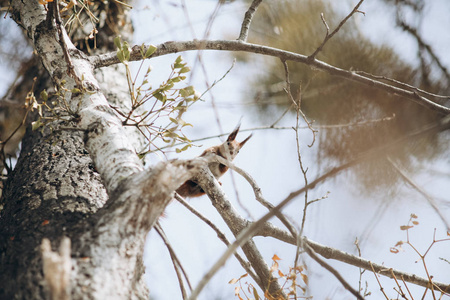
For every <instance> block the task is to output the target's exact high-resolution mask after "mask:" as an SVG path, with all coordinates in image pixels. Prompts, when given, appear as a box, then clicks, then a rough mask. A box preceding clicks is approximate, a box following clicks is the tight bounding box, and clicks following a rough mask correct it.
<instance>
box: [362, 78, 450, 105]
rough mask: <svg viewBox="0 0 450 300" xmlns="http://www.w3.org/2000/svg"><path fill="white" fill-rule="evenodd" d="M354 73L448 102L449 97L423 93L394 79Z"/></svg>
mask: <svg viewBox="0 0 450 300" xmlns="http://www.w3.org/2000/svg"><path fill="white" fill-rule="evenodd" d="M355 73H357V74H361V75H363V76H366V77H368V78H371V79H376V80H386V81H389V82H392V83H395V84H398V85H400V86H402V87H403V88H405V89H410V90H412V91H415V92H416V93H421V94H424V95H427V96H429V97H434V98H437V99H443V100H450V96H443V95H437V94H433V93H430V92H427V91H424V90H422V89H419V88H417V87H415V86H412V85H410V84H407V83H404V82H401V81H398V80H395V79H392V78H388V77H386V76H378V75H372V74H370V73H366V72H364V71H355Z"/></svg>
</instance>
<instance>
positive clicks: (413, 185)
mask: <svg viewBox="0 0 450 300" xmlns="http://www.w3.org/2000/svg"><path fill="white" fill-rule="evenodd" d="M387 160H388V161H389V163H390V164H391V165H392V166H393V167H394V169H395V170H396V171H397V172H398V173H399V174H400V176H401V177H402V178H403V180H405V181H406V182H407V183H408V184H409V185H410V186H411V187H412V188H413V189H415V190H416V191H418V192H419V193H420V194H421V195H422V196H424V197H425V199H427V201H428V203H429V204H430V205H431V207H432V208H433V209H434V211H435V212H436V213H437V214H438V216H439V218H440V219H441V220H442V222H443V223H444V225H445V227H446V228H447V230H450V225H449V223H448V222H447V220H446V218H445V216H444V215H443V214H442V212H441V211H440V210H439V207H438V206H437V204H436V201H434V199H433V198H432V197H431V196H430V195H428V193H427V192H425V191H424V190H423V189H422V188H421V187H420V186H418V185H417V184H416V183H415V182H414V181H413V180H412V179H411V178H410V177H409V176H408V174H406V171H405V170H404V169H403V168H402V167H401V166H399V165H398V164H397V163H396V162H394V161H393V160H392V159H391V158H390V157H389V156H388V157H387Z"/></svg>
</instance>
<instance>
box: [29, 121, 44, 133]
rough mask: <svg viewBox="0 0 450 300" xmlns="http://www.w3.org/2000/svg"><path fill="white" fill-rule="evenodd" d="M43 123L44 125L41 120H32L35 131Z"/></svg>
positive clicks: (32, 127)
mask: <svg viewBox="0 0 450 300" xmlns="http://www.w3.org/2000/svg"><path fill="white" fill-rule="evenodd" d="M41 125H42V123H41V120H37V121H34V122H31V129H32V130H33V131H34V130H36V129H38V128H39V127H41Z"/></svg>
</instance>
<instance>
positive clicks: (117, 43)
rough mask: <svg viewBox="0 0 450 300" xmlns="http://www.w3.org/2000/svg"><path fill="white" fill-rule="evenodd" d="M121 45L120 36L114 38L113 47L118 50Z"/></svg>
mask: <svg viewBox="0 0 450 300" xmlns="http://www.w3.org/2000/svg"><path fill="white" fill-rule="evenodd" d="M121 44H122V43H121V41H120V36H116V37H115V38H114V45H116V47H117V48H118V49H120V48H122V45H121Z"/></svg>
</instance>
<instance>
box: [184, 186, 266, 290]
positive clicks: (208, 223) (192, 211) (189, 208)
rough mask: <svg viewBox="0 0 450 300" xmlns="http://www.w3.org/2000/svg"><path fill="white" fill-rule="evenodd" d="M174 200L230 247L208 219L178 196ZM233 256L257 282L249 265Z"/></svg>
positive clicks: (257, 279) (238, 257)
mask: <svg viewBox="0 0 450 300" xmlns="http://www.w3.org/2000/svg"><path fill="white" fill-rule="evenodd" d="M175 199H176V200H177V201H178V202H180V203H181V204H182V205H183V206H184V207H186V208H187V209H188V210H189V211H190V212H191V213H193V214H194V215H195V216H196V217H198V218H199V219H200V220H202V221H203V222H205V223H206V225H208V226H209V227H211V228H212V230H214V231H215V232H216V234H217V237H218V238H219V239H220V240H221V241H222V242H223V243H224V244H225V245H226V246H227V247H228V246H229V245H230V242H229V241H228V239H227V237H226V236H225V234H224V233H223V232H222V231H221V230H220V229H219V228H218V227H217V226H216V225H215V224H214V223H213V222H211V221H210V220H209V219H208V218H206V217H205V216H203V215H202V214H201V213H200V212H199V211H197V210H196V209H195V208H193V207H192V206H191V205H190V204H189V203H188V202H186V201H185V200H184V199H183V197H181V196H180V195H178V194H175ZM234 256H235V257H236V259H237V260H238V262H239V263H240V264H241V266H242V268H244V270H245V271H246V272H247V273H248V274H249V275H250V276H251V277H252V278H253V280H255V282H258V281H259V278H258V276H257V275H256V274H255V273H254V272H253V270H252V269H251V265H250V263H249V262H247V261H245V260H244V259H243V258H242V257H241V256H240V255H239V253H237V252H236V253H234Z"/></svg>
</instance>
